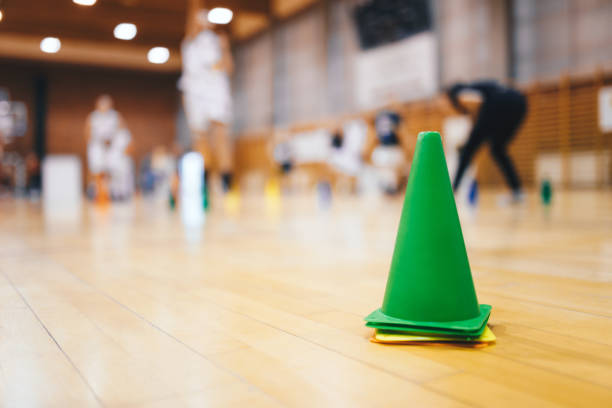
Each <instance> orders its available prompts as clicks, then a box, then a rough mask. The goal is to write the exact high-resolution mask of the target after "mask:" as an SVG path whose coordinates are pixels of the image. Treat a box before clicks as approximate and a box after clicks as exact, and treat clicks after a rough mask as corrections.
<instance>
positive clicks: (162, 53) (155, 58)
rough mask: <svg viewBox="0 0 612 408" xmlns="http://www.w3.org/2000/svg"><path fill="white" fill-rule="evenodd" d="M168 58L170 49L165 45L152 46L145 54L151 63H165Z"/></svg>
mask: <svg viewBox="0 0 612 408" xmlns="http://www.w3.org/2000/svg"><path fill="white" fill-rule="evenodd" d="M169 58H170V51H168V49H167V48H166V47H153V48H151V49H150V50H149V53H148V54H147V59H148V60H149V62H150V63H151V64H165V63H166V62H167V61H168V59H169Z"/></svg>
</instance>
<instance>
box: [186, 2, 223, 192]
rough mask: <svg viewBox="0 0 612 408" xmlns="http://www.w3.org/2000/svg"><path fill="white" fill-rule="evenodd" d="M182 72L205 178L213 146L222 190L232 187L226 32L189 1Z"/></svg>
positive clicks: (193, 136) (192, 132)
mask: <svg viewBox="0 0 612 408" xmlns="http://www.w3.org/2000/svg"><path fill="white" fill-rule="evenodd" d="M181 54H182V59H183V74H182V76H181V78H180V80H179V89H180V90H181V91H182V92H183V105H184V108H185V114H186V117H187V122H188V125H189V128H190V131H191V137H192V140H193V142H194V145H195V148H196V149H197V150H198V151H199V152H200V153H201V154H202V155H203V156H204V158H205V165H206V167H207V168H206V170H205V177H207V175H208V170H209V168H210V165H211V149H210V146H209V141H208V137H210V139H211V142H212V147H213V148H214V151H215V158H216V162H217V164H218V167H219V170H220V172H221V180H222V184H223V190H224V191H226V192H227V191H229V190H230V189H231V187H232V176H233V174H232V171H233V160H232V146H231V141H230V136H229V124H230V122H231V117H232V100H231V92H230V76H231V74H232V72H233V69H234V63H233V60H232V55H231V52H230V46H229V39H228V37H227V34H226V33H224V32H222V31H220V30H219V29H218V28H217V27H215V25H214V24H213V23H210V22H209V21H208V11H207V10H205V9H203V8H200V6H199V2H198V1H197V0H191V1H190V7H189V10H188V13H187V27H186V33H185V38H184V40H183V43H182V45H181Z"/></svg>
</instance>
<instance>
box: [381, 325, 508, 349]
mask: <svg viewBox="0 0 612 408" xmlns="http://www.w3.org/2000/svg"><path fill="white" fill-rule="evenodd" d="M370 340H371V341H372V342H374V343H383V344H420V345H423V344H437V343H442V344H460V345H464V346H465V345H473V346H477V347H478V346H483V345H484V346H486V345H488V344H491V343H494V342H495V340H496V337H495V334H493V331H491V329H490V328H489V327H488V326H487V327H486V328H485V330H484V331H483V332H482V334H481V335H480V336H478V337H465V338H461V337H457V336H442V335H440V336H437V335H423V334H420V333H410V332H396V331H391V330H378V329H377V330H375V331H374V335H373V336H372V338H371V339H370Z"/></svg>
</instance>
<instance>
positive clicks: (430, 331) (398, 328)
mask: <svg viewBox="0 0 612 408" xmlns="http://www.w3.org/2000/svg"><path fill="white" fill-rule="evenodd" d="M487 321H488V320H487ZM487 321H486V322H485V323H484V324H483V325H482V326H481V327H480V328H478V329H477V330H474V331H456V330H447V329H435V328H432V327H417V326H402V325H397V324H384V323H371V322H368V323H366V326H367V327H372V328H374V329H379V330H385V331H393V332H396V333H402V332H404V333H405V332H410V333H417V334H421V335H434V336H452V337H466V336H472V337H478V336H480V335H481V334H482V333H483V332H484V330H485V329H486V327H487Z"/></svg>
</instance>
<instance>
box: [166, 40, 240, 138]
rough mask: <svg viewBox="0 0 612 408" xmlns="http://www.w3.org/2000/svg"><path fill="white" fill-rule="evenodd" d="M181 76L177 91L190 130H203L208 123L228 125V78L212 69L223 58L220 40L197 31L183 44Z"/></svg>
mask: <svg viewBox="0 0 612 408" xmlns="http://www.w3.org/2000/svg"><path fill="white" fill-rule="evenodd" d="M181 53H182V57H183V75H182V76H181V79H180V80H179V84H178V85H179V89H180V90H181V91H183V96H184V98H183V101H184V105H185V106H184V107H185V113H186V116H187V121H188V123H189V127H190V128H191V129H192V130H206V129H207V127H208V123H209V121H211V120H214V121H218V122H221V123H226V124H227V123H229V122H230V120H231V115H232V99H231V90H230V83H229V76H228V74H227V73H226V72H224V71H222V70H218V69H215V68H214V67H215V65H216V64H217V63H219V62H220V61H221V59H222V57H223V51H222V49H221V40H220V39H219V36H218V35H217V34H215V33H214V32H213V31H211V30H204V31H201V32H200V33H199V34H198V35H197V36H195V37H194V38H192V39H189V40H185V41H183V44H182V46H181Z"/></svg>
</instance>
